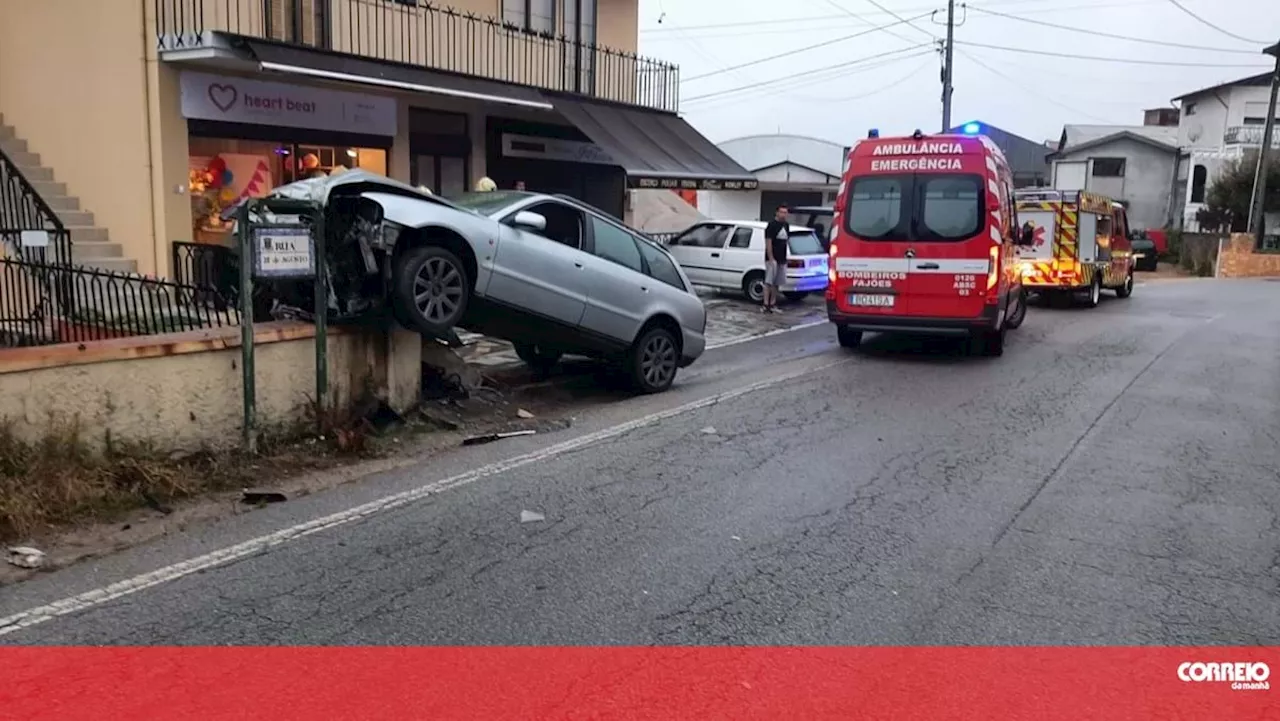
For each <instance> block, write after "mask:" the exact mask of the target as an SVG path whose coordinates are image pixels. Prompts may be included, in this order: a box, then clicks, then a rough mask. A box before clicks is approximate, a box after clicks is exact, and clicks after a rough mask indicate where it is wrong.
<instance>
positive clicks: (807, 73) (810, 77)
mask: <svg viewBox="0 0 1280 721" xmlns="http://www.w3.org/2000/svg"><path fill="white" fill-rule="evenodd" d="M930 45H931V44H930V43H921V44H919V45H916V46H914V47H909V48H899V49H897V50H889V51H886V52H882V53H876V54H875V55H868V56H867V57H864V58H858V59H857V60H850V61H847V62H843V63H836V64H835V65H827V66H825V67H821V68H813V69H811V70H804V71H801V72H798V73H793V74H791V75H784V76H782V77H780V78H773V79H772V80H761V81H759V82H756V83H751V84H748V85H741V86H738V87H734V88H726V89H724V90H716V91H714V92H710V93H703V94H702V95H695V96H693V97H691V98H683V99H682V100H681V103H692V102H696V101H699V100H706V99H709V98H716V97H720V96H722V95H729V94H731V93H737V92H742V91H745V90H756V89H758V88H761V87H764V86H768V85H773V84H775V83H782V82H790V81H794V80H800V81H801V82H799V83H797V85H805V84H809V83H810V82H818V81H822V80H828V79H829V78H827V77H822V78H819V77H815V76H817V75H818V74H821V73H829V72H831V71H833V70H840V69H843V68H849V67H853V66H856V65H862V64H864V63H870V62H872V61H874V60H881V59H884V58H888V57H890V56H893V55H898V54H899V53H905V52H909V51H912V50H919V49H921V48H927V47H929V46H930ZM924 54H929V55H932V54H933V50H932V49H930V50H928V51H927V52H926V53H919V54H916V55H908V56H905V57H901V58H893V60H894V61H895V62H896V61H898V60H905V59H906V58H907V57H919V55H924Z"/></svg>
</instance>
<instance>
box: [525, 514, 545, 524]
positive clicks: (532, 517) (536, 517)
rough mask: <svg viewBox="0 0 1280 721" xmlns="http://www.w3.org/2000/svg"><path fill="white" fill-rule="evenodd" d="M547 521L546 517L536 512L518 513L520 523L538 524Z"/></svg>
mask: <svg viewBox="0 0 1280 721" xmlns="http://www.w3.org/2000/svg"><path fill="white" fill-rule="evenodd" d="M545 520H547V517H546V516H544V515H542V514H541V513H538V512H537V511H520V522H521V523H538V522H540V521H545Z"/></svg>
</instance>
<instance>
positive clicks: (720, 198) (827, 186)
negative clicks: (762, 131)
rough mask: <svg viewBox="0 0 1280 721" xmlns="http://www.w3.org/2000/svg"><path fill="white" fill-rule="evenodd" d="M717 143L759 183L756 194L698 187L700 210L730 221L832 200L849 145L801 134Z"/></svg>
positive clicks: (757, 136) (737, 139) (743, 138)
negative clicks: (785, 207) (786, 207)
mask: <svg viewBox="0 0 1280 721" xmlns="http://www.w3.org/2000/svg"><path fill="white" fill-rule="evenodd" d="M718 147H719V148H720V149H721V150H723V151H724V152H725V153H726V154H727V155H728V156H729V157H730V158H733V159H734V160H735V161H737V163H738V164H739V165H741V166H742V167H744V168H746V169H747V170H748V171H749V172H751V174H752V175H755V176H756V179H757V180H759V181H760V189H759V190H758V191H755V192H750V191H732V192H731V191H720V190H699V191H698V211H699V212H700V213H702V214H703V215H706V216H708V217H710V218H724V219H734V220H759V219H766V220H767V219H769V218H771V217H773V211H774V210H776V209H777V207H778V206H779V205H783V204H786V205H791V206H797V205H830V204H832V203H834V202H835V199H836V190H837V189H839V187H840V175H841V171H843V170H844V159H845V156H847V155H848V153H849V148H848V146H844V145H841V144H840V143H833V142H831V141H829V140H822V139H821V138H811V137H807V136H803V135H781V134H773V135H749V136H746V137H742V138H735V139H733V140H726V141H725V142H723V143H719V144H718Z"/></svg>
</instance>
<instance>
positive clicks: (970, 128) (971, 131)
mask: <svg viewBox="0 0 1280 721" xmlns="http://www.w3.org/2000/svg"><path fill="white" fill-rule="evenodd" d="M960 130H961V131H963V132H964V134H965V135H977V134H978V133H980V132H982V126H981V125H979V124H977V123H965V124H964V127H963V128H961V129H960Z"/></svg>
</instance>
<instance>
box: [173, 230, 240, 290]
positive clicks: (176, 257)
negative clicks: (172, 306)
mask: <svg viewBox="0 0 1280 721" xmlns="http://www.w3.org/2000/svg"><path fill="white" fill-rule="evenodd" d="M173 281H174V282H175V283H177V284H179V285H183V286H189V287H194V288H196V289H197V291H196V293H197V297H198V298H201V299H203V298H204V297H208V298H209V299H211V300H212V301H214V302H225V303H230V304H232V305H235V304H236V303H237V302H238V301H239V298H240V257H239V256H238V255H237V254H236V253H235V251H233V250H232V249H231V248H227V247H224V246H221V245H210V244H208V243H187V242H184V241H174V243H173Z"/></svg>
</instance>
